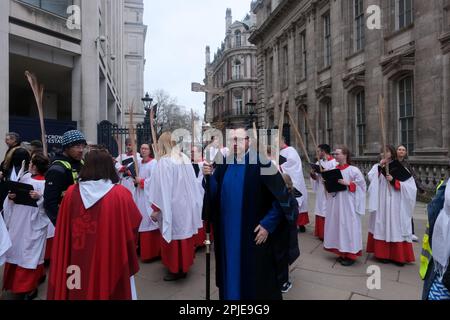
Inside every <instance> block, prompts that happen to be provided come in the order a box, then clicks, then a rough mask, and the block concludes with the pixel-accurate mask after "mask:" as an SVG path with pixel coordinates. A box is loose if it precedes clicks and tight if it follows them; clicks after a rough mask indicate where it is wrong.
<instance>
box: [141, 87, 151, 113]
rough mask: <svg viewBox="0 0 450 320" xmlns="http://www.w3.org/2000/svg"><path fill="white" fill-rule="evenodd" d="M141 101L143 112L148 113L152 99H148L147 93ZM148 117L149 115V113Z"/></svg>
mask: <svg viewBox="0 0 450 320" xmlns="http://www.w3.org/2000/svg"><path fill="white" fill-rule="evenodd" d="M141 100H142V104H143V105H144V110H145V112H148V113H149V112H150V108H151V106H152V102H153V99H152V98H150V95H149V94H148V92H147V93H146V94H145V97H144V98H142V99H141ZM149 116H150V113H149Z"/></svg>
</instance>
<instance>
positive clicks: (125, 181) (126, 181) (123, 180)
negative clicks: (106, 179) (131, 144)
mask: <svg viewBox="0 0 450 320" xmlns="http://www.w3.org/2000/svg"><path fill="white" fill-rule="evenodd" d="M136 157H137V162H138V164H139V162H141V160H142V158H141V155H140V154H139V153H138V154H137V155H136ZM130 158H132V156H129V155H127V154H126V153H124V154H122V155H120V156H118V157H117V159H116V161H117V162H116V170H117V171H120V169H121V168H122V167H123V166H122V161H125V160H128V159H130ZM119 178H120V184H121V185H122V186H124V187H125V188H127V189H128V190H129V191H130V192H131V194H134V192H135V191H136V187H135V186H134V180H133V179H132V178H131V177H124V175H123V173H122V172H119Z"/></svg>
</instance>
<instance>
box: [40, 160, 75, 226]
mask: <svg viewBox="0 0 450 320" xmlns="http://www.w3.org/2000/svg"><path fill="white" fill-rule="evenodd" d="M57 160H61V161H67V162H69V163H70V164H71V166H72V169H73V170H75V171H76V172H77V173H80V171H81V167H82V164H81V162H80V161H76V160H74V159H72V158H69V157H66V156H64V155H58V156H56V157H55V158H54V159H53V164H52V165H51V167H50V168H49V170H48V171H47V174H46V175H45V191H44V209H45V212H46V214H47V216H48V217H49V219H50V221H51V222H52V223H53V224H54V225H55V226H56V218H57V216H58V210H59V205H60V204H61V201H62V198H63V193H64V192H65V191H66V190H67V189H68V188H69V187H70V186H71V185H73V184H74V181H73V175H72V172H71V171H69V170H67V169H66V168H65V167H64V166H63V165H62V164H60V163H58V162H55V161H57Z"/></svg>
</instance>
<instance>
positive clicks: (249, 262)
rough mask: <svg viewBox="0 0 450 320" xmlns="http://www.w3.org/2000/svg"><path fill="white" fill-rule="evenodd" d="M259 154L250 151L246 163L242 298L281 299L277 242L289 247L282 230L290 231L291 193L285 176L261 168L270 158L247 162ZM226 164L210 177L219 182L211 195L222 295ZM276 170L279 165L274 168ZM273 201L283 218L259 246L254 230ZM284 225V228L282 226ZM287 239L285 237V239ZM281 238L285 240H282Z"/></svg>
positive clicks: (217, 276) (242, 224)
mask: <svg viewBox="0 0 450 320" xmlns="http://www.w3.org/2000/svg"><path fill="white" fill-rule="evenodd" d="M250 154H251V157H253V159H256V155H255V154H254V153H253V152H250V153H249V154H247V157H246V159H247V161H246V163H247V164H245V165H246V166H247V167H246V171H245V181H244V184H245V185H244V189H243V190H244V198H243V208H242V212H243V213H245V214H243V215H242V223H241V226H242V229H241V241H242V243H241V299H242V300H277V299H282V296H281V291H280V287H279V284H278V279H277V275H278V269H279V267H278V264H277V263H278V261H277V258H276V248H275V244H277V245H283V246H284V248H288V246H289V243H288V239H289V238H288V237H287V238H286V237H283V238H282V237H280V234H282V235H283V234H284V235H286V234H287V228H288V223H287V220H286V219H285V216H286V215H289V213H290V212H291V207H290V205H289V193H288V190H287V188H286V186H285V184H284V180H283V178H282V177H281V175H280V174H279V173H277V174H275V175H271V176H267V175H261V169H262V168H264V167H265V168H267V167H268V166H270V165H272V164H271V163H270V162H267V161H262V163H269V164H268V165H263V164H261V162H259V161H258V164H248V159H249V158H250ZM227 167H228V166H227V165H226V164H221V165H217V167H216V169H215V172H214V175H213V176H212V177H211V179H215V181H216V182H217V190H216V194H214V195H210V201H211V209H212V215H211V222H212V224H213V227H214V241H215V244H214V249H215V258H216V283H217V286H218V287H219V295H220V298H221V299H222V298H223V295H222V290H221V287H222V283H223V280H222V270H221V266H222V261H221V257H222V254H221V252H220V250H221V247H222V246H221V242H222V241H226V239H223V236H222V235H221V227H220V216H221V197H220V195H221V190H222V183H223V179H224V176H225V173H226V171H227ZM275 171H276V169H275ZM274 201H278V203H279V204H280V208H281V210H283V211H284V213H285V214H284V215H283V219H282V221H281V222H280V224H279V226H278V230H277V232H275V233H273V234H271V235H270V236H269V238H268V240H267V242H266V243H265V244H263V245H260V246H257V245H256V244H255V236H256V234H255V233H254V230H255V228H256V227H257V226H258V224H259V222H260V221H261V220H262V219H263V218H264V217H265V215H266V214H267V213H268V211H269V210H270V209H271V208H272V204H273V202H274ZM283 228H284V230H285V231H284V232H283V231H280V229H283ZM283 239H284V241H283ZM280 241H281V242H282V244H280Z"/></svg>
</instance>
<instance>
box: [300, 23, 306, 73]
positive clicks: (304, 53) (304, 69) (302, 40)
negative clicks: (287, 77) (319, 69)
mask: <svg viewBox="0 0 450 320" xmlns="http://www.w3.org/2000/svg"><path fill="white" fill-rule="evenodd" d="M300 45H301V47H302V69H303V70H302V71H303V79H306V77H307V72H308V64H307V55H306V31H304V32H302V34H301V35H300Z"/></svg>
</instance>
